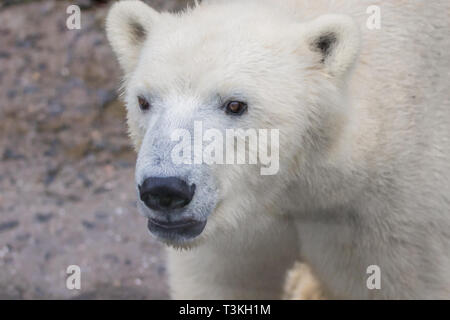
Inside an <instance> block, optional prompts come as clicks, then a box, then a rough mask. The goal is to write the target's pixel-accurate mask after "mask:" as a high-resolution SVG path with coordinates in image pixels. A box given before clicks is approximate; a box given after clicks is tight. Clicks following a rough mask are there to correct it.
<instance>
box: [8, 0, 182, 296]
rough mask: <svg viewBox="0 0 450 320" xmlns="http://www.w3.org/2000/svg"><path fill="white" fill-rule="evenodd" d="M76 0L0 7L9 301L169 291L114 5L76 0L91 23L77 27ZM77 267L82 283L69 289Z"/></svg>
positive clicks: (170, 6)
mask: <svg viewBox="0 0 450 320" xmlns="http://www.w3.org/2000/svg"><path fill="white" fill-rule="evenodd" d="M74 2H75V3H76V1H74ZM74 2H73V1H9V3H10V4H14V5H8V6H4V7H3V8H2V10H0V21H1V23H0V34H1V37H0V163H1V165H0V298H1V299H50V298H55V299H70V298H76V299H164V298H167V297H168V293H167V291H168V290H167V284H166V269H165V263H164V255H163V251H162V247H161V245H160V244H159V243H157V242H155V241H154V240H153V239H152V238H151V237H150V236H149V234H148V232H147V230H146V221H145V219H144V218H142V217H140V216H139V214H138V213H137V210H136V204H135V190H134V185H133V166H134V161H135V154H134V151H133V150H132V148H131V147H130V144H129V141H128V138H127V135H126V126H125V122H124V119H125V117H124V116H125V115H124V108H123V106H122V104H121V103H120V102H119V101H118V100H117V95H116V88H117V87H118V84H119V77H120V74H119V67H118V65H117V63H116V62H115V58H114V57H113V54H112V52H111V49H110V48H109V46H108V44H107V42H106V39H105V35H104V31H103V21H104V18H105V14H106V11H107V7H108V5H107V4H106V5H105V4H104V5H101V4H100V5H99V3H100V2H105V1H79V2H80V3H81V2H83V3H84V4H83V5H84V6H85V7H84V8H85V9H84V10H83V11H82V30H80V31H69V30H67V29H66V28H65V19H66V17H67V15H66V13H65V10H66V8H67V6H68V5H69V4H73V3H74ZM147 2H150V3H152V4H153V5H154V7H156V8H159V9H161V8H163V9H167V10H175V9H177V8H180V6H183V5H186V4H185V3H183V2H184V1H177V0H170V1H169V0H166V1H156V0H155V1H147ZM5 4H7V2H3V5H5ZM72 264H76V265H78V266H80V267H81V272H82V275H81V286H82V287H81V290H68V289H67V288H66V277H67V275H66V272H65V271H66V268H67V267H68V266H69V265H72Z"/></svg>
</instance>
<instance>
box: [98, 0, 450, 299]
mask: <svg viewBox="0 0 450 320" xmlns="http://www.w3.org/2000/svg"><path fill="white" fill-rule="evenodd" d="M369 5H378V6H380V8H381V13H382V15H381V18H382V27H381V30H369V29H368V28H367V27H366V20H367V19H368V14H367V13H366V9H367V7H368V6H369ZM449 16H450V4H449V2H448V1H447V0H436V1H433V2H425V1H415V0H410V1H360V0H342V1H327V0H314V1H312V0H311V1H306V0H287V1H276V0H262V1H255V0H228V1H210V2H208V3H205V4H201V5H200V6H198V7H196V8H193V9H189V10H187V11H186V12H185V13H183V14H180V15H169V14H156V13H155V12H154V11H153V10H150V9H147V8H145V7H144V6H143V5H142V4H141V3H140V2H135V1H130V2H128V1H126V2H119V3H118V4H116V5H115V6H114V7H113V9H112V10H111V13H110V15H109V17H108V21H107V29H108V36H109V39H110V40H111V43H112V46H113V48H114V50H115V52H116V53H117V55H118V58H119V60H120V61H121V64H122V66H123V67H124V69H125V72H126V84H125V87H126V96H125V99H126V102H127V108H128V117H129V124H130V132H131V135H132V138H133V140H134V142H135V144H136V146H137V147H138V148H139V146H140V143H141V141H142V136H143V132H144V130H145V124H144V123H143V121H144V120H142V119H141V116H140V114H139V111H138V108H137V107H136V106H135V102H134V101H135V100H133V97H134V96H135V94H136V92H137V91H138V90H137V89H138V87H139V90H142V87H151V88H153V89H154V88H155V87H157V88H160V89H161V91H163V89H165V90H166V91H167V92H169V91H170V92H172V93H173V92H175V93H178V96H180V97H182V96H185V95H186V91H183V89H181V87H177V84H178V83H179V80H180V79H189V81H190V86H189V88H190V89H191V90H196V91H195V92H196V94H197V95H196V96H201V94H202V93H204V92H205V91H207V90H210V89H211V90H212V89H214V86H216V87H220V86H222V89H223V88H224V87H227V86H230V84H229V83H227V80H228V79H231V78H232V79H233V81H234V82H233V84H241V85H242V87H245V89H246V90H247V94H250V95H251V96H253V97H257V101H258V103H257V106H255V108H254V109H253V110H250V111H249V115H252V118H251V119H252V123H251V124H250V125H252V126H253V127H255V128H281V129H282V131H281V138H280V139H281V141H280V151H281V152H280V155H281V159H280V173H279V174H278V175H277V176H273V177H266V178H263V177H261V176H259V175H258V173H257V170H256V169H255V170H254V171H252V172H247V171H249V170H253V169H249V168H248V167H244V168H242V166H241V167H233V168H231V169H230V168H227V169H226V170H225V169H223V170H221V169H217V170H216V177H217V179H218V180H219V181H220V183H221V193H222V194H221V201H220V204H219V205H218V207H217V208H216V210H215V212H214V213H213V214H212V215H211V217H210V219H209V221H208V225H207V228H206V229H205V231H204V234H202V235H201V238H200V239H199V240H198V242H197V243H196V246H194V247H193V248H192V249H191V250H187V251H178V250H174V249H169V271H170V285H171V290H172V294H173V297H174V298H277V297H281V291H282V287H283V277H284V273H285V272H286V270H287V269H288V268H289V267H290V266H292V264H293V263H294V261H295V260H297V259H298V258H302V259H304V260H305V261H306V262H307V263H308V264H310V265H311V266H312V269H313V270H314V273H315V274H316V275H317V277H318V278H319V280H320V282H321V283H322V284H323V286H324V291H325V292H326V294H327V295H328V296H329V297H331V298H350V299H357V298H362V299H370V298H409V299H415V298H425V299H427V298H441V299H442V298H447V299H448V298H450V250H449V247H450V94H449V89H448V87H449V84H450V74H449V69H450V55H449V52H450V24H449V19H448V17H449ZM130 17H131V18H135V19H138V20H139V21H142V24H143V25H144V26H145V27H146V28H148V30H147V31H148V34H149V39H147V40H146V42H145V43H142V44H137V45H136V42H134V44H133V45H132V43H133V42H130V41H129V38H128V36H127V34H126V33H124V30H127V29H126V28H125V27H124V26H125V25H126V23H127V22H126V21H129V20H127V19H129V18H130ZM323 31H329V32H335V33H336V34H337V35H339V39H340V41H341V42H338V46H337V47H335V48H334V49H335V50H334V51H333V53H332V54H331V55H330V56H328V57H327V58H326V59H325V61H324V63H323V64H321V62H320V58H321V57H320V55H319V54H318V53H317V52H314V51H312V50H311V46H310V42H311V41H310V40H311V38H315V35H317V34H318V33H319V34H320V33H322V32H323ZM255 39H256V40H255ZM248 41H254V43H253V42H252V43H251V44H249V42H248ZM240 43H241V44H242V47H240ZM248 46H254V48H253V49H252V51H251V53H252V55H251V56H247V55H246V53H248V52H250V51H247V49H248ZM214 57H217V59H214ZM275 58H277V59H278V60H276V59H275ZM180 66H181V69H182V71H180ZM174 72H179V73H177V76H178V77H177V79H178V82H176V81H175V80H174V79H172V78H171V76H172V75H173V74H174ZM183 76H185V77H184V78H183ZM250 82H251V85H250V84H249V83H250ZM251 112H252V113H251ZM245 170H247V171H245ZM243 195H245V197H244V196H243ZM369 265H378V266H379V267H380V268H381V279H382V280H381V290H368V288H367V286H366V279H367V277H368V275H367V274H366V269H367V267H368V266H369Z"/></svg>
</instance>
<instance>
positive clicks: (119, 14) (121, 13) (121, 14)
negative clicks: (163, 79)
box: [106, 1, 159, 73]
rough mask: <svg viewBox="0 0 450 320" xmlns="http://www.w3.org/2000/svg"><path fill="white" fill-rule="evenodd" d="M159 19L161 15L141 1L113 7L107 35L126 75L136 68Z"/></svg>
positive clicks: (107, 22) (124, 2)
mask: <svg viewBox="0 0 450 320" xmlns="http://www.w3.org/2000/svg"><path fill="white" fill-rule="evenodd" d="M158 18H159V13H158V12H156V11H155V10H153V9H152V8H150V7H149V6H148V5H146V4H145V3H143V2H141V1H120V2H117V3H115V4H114V5H113V6H112V7H111V9H110V11H109V13H108V16H107V18H106V34H107V36H108V39H109V42H110V43H111V46H112V48H113V50H114V52H115V53H116V55H117V58H118V60H119V63H120V65H121V66H122V68H123V70H124V71H125V72H126V73H127V72H130V71H132V70H133V69H134V68H135V66H136V64H137V60H138V58H139V54H140V52H141V49H142V45H143V43H144V42H145V40H146V39H147V35H148V33H149V32H150V30H151V28H152V26H153V24H154V23H155V22H156V20H157V19H158Z"/></svg>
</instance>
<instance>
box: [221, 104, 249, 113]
mask: <svg viewBox="0 0 450 320" xmlns="http://www.w3.org/2000/svg"><path fill="white" fill-rule="evenodd" d="M225 106H226V107H225V111H226V113H228V114H232V115H237V116H240V115H242V114H243V113H244V112H245V111H246V110H247V104H246V103H245V102H241V101H229V102H227V103H226V105H225Z"/></svg>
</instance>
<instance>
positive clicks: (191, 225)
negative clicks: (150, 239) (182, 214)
mask: <svg viewBox="0 0 450 320" xmlns="http://www.w3.org/2000/svg"><path fill="white" fill-rule="evenodd" d="M206 222H207V220H203V221H199V220H192V219H188V220H181V221H176V222H168V221H161V220H157V219H153V218H150V219H148V224H147V227H148V230H149V231H150V232H151V233H152V234H154V235H156V236H157V237H160V238H163V239H170V240H174V239H176V238H184V239H192V238H195V237H196V236H198V235H199V234H200V233H202V231H203V229H204V228H205V226H206Z"/></svg>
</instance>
